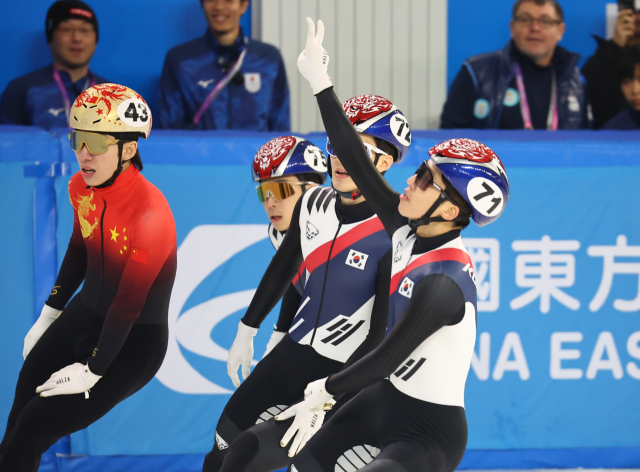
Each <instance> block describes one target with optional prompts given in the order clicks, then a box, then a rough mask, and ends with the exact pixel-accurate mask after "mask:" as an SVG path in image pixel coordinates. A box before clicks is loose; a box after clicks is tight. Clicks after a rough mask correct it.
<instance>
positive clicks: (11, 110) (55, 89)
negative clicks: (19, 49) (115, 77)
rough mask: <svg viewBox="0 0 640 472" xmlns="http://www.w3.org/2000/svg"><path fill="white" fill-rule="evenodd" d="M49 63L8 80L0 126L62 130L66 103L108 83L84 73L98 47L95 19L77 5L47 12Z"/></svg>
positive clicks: (0, 101) (71, 0)
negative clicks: (93, 87) (25, 126)
mask: <svg viewBox="0 0 640 472" xmlns="http://www.w3.org/2000/svg"><path fill="white" fill-rule="evenodd" d="M45 32H46V36H47V43H48V44H49V48H50V49H51V55H52V56H53V63H52V64H49V65H48V66H46V67H43V68H42V69H38V70H35V71H33V72H29V73H28V74H25V75H23V76H21V77H18V78H16V79H13V80H12V81H11V82H9V84H8V85H7V88H6V89H5V90H4V92H2V97H0V124H5V125H32V126H39V127H40V128H44V129H46V130H49V129H51V128H66V127H67V125H68V121H69V110H70V108H71V103H73V101H74V100H75V99H76V97H77V96H78V95H80V93H82V92H83V91H84V90H86V89H88V88H89V87H92V86H94V85H96V84H102V83H104V82H108V80H106V79H104V78H103V77H100V76H98V75H96V74H94V73H93V72H91V71H90V70H89V61H91V58H92V57H93V53H94V52H95V50H96V46H97V45H98V19H97V17H96V14H95V13H94V11H93V10H92V9H91V7H90V6H89V5H87V4H86V3H84V2H81V1H80V0H60V1H57V2H55V3H54V4H53V5H51V7H50V8H49V10H48V11H47V18H46V20H45Z"/></svg>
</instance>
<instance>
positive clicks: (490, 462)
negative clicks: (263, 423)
mask: <svg viewBox="0 0 640 472" xmlns="http://www.w3.org/2000/svg"><path fill="white" fill-rule="evenodd" d="M203 461H204V454H182V455H176V456H171V455H167V456H93V457H92V456H58V457H57V464H58V472H85V471H93V470H99V471H101V472H121V471H124V470H126V471H127V472H156V471H159V470H162V471H164V472H174V471H175V472H200V471H201V470H202V463H203ZM580 467H581V468H585V469H599V468H604V469H613V468H615V469H634V468H638V467H640V448H608V449H598V448H575V449H524V450H506V451H479V450H470V449H468V450H467V451H466V453H465V455H464V457H463V459H462V462H461V463H460V465H459V466H458V470H469V469H471V470H476V469H479V470H482V469H564V468H571V469H574V468H580ZM285 471H286V469H279V470H278V471H275V472H285ZM40 472H44V470H43V468H42V466H41V467H40Z"/></svg>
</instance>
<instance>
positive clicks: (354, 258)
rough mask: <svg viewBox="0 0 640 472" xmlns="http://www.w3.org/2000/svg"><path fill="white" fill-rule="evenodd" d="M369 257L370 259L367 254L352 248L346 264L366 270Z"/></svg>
mask: <svg viewBox="0 0 640 472" xmlns="http://www.w3.org/2000/svg"><path fill="white" fill-rule="evenodd" d="M367 259H369V256H368V255H367V254H364V253H362V252H358V251H356V250H355V249H351V250H350V251H349V255H348V256H347V260H346V262H345V264H347V265H348V266H351V267H355V268H356V269H360V270H364V266H365V264H366V263H367Z"/></svg>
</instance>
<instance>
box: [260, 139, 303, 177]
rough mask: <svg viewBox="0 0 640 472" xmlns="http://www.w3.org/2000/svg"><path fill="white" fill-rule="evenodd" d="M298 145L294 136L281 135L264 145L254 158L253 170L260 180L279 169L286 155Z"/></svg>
mask: <svg viewBox="0 0 640 472" xmlns="http://www.w3.org/2000/svg"><path fill="white" fill-rule="evenodd" d="M295 145H296V138H294V137H293V136H281V137H279V138H275V139H272V140H271V141H269V142H268V143H267V144H265V145H263V146H262V147H261V148H260V149H258V152H257V153H256V156H255V157H254V158H253V170H254V172H255V173H256V174H257V175H258V176H259V177H260V180H262V179H267V178H269V177H271V172H272V171H273V170H274V169H277V168H278V166H279V165H280V164H281V163H282V161H283V159H284V158H285V157H286V155H287V154H288V153H289V151H291V149H293V147H294V146H295Z"/></svg>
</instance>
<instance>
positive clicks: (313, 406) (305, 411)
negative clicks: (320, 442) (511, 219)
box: [275, 377, 336, 457]
mask: <svg viewBox="0 0 640 472" xmlns="http://www.w3.org/2000/svg"><path fill="white" fill-rule="evenodd" d="M326 381H327V378H326V377H325V378H324V379H320V380H316V381H314V382H311V383H310V384H309V385H307V388H306V389H305V391H304V401H303V402H300V403H297V404H295V405H293V406H292V407H289V408H287V409H286V410H285V411H283V412H282V413H280V414H278V415H277V416H276V417H275V419H276V421H283V420H286V419H288V418H291V417H292V416H293V415H296V418H295V419H294V420H293V424H292V425H291V426H290V427H289V429H288V430H287V432H286V433H285V435H284V436H282V439H281V440H280V446H282V447H285V446H286V445H287V444H289V441H290V440H291V438H292V437H293V435H294V434H296V433H297V434H296V438H295V440H294V441H293V443H292V444H291V447H290V448H289V457H293V456H295V455H296V454H297V453H298V452H300V450H301V449H302V448H303V447H304V445H305V444H307V441H309V439H311V438H312V437H313V435H314V434H316V433H317V432H318V430H319V429H320V427H321V426H322V423H323V422H324V415H326V413H327V411H328V410H330V409H331V408H333V405H335V404H336V401H335V400H334V399H333V395H331V394H329V393H327V389H326V388H325V386H324V384H325V383H326Z"/></svg>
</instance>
